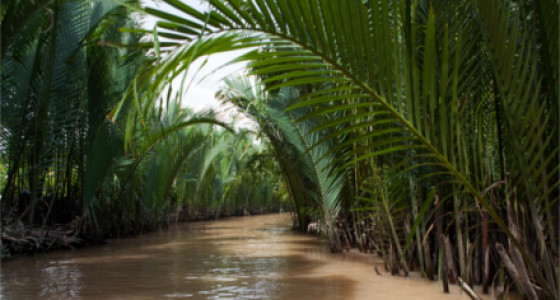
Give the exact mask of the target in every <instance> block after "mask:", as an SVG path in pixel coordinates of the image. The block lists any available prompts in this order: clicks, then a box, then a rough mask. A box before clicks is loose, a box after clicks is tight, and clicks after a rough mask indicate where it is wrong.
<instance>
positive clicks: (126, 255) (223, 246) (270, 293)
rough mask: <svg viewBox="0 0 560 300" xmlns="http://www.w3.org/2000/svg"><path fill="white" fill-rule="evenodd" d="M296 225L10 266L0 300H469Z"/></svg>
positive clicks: (264, 219) (215, 231)
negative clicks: (394, 272)
mask: <svg viewBox="0 0 560 300" xmlns="http://www.w3.org/2000/svg"><path fill="white" fill-rule="evenodd" d="M290 224H291V220H290V217H289V215H286V214H284V215H270V216H259V217H251V218H236V219H228V220H224V221H219V222H212V223H190V224H182V225H177V226H174V227H173V228H171V229H170V230H168V231H162V232H159V233H152V234H147V235H143V236H140V237H137V238H133V239H124V240H119V241H112V242H111V243H110V245H108V246H103V247H94V248H88V249H82V250H77V251H61V252H55V253H50V254H43V255H35V256H32V257H21V258H18V259H16V260H13V261H8V262H3V264H2V272H1V277H0V279H1V282H2V284H1V285H0V298H1V299H176V298H179V299H181V298H184V299H310V300H313V299H321V300H323V299H324V300H329V299H371V298H372V296H374V297H375V298H378V299H418V298H419V297H420V298H425V299H454V298H460V299H468V298H467V297H466V296H464V295H459V293H458V291H457V290H453V292H454V294H453V295H451V296H449V295H443V293H441V288H440V287H439V286H438V284H437V283H431V282H428V281H425V280H418V279H414V278H413V279H410V278H408V279H404V278H392V277H390V276H388V275H386V276H377V275H375V273H374V271H373V265H374V264H375V263H379V261H378V260H377V259H376V258H375V257H374V256H372V255H367V256H364V255H360V254H356V253H355V254H353V255H338V256H334V255H332V254H330V253H329V252H328V249H327V248H326V247H325V245H324V244H323V243H322V242H321V241H319V240H317V239H316V238H315V237H311V236H306V235H299V234H294V233H293V232H291V231H290V230H289V226H290Z"/></svg>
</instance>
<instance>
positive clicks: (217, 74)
mask: <svg viewBox="0 0 560 300" xmlns="http://www.w3.org/2000/svg"><path fill="white" fill-rule="evenodd" d="M183 2H185V3H187V4H188V5H190V6H192V7H194V8H196V9H199V10H207V9H208V4H207V3H204V2H205V1H202V0H183ZM143 3H144V4H145V5H148V6H151V7H154V6H155V7H157V8H158V9H160V10H164V11H166V12H169V13H173V14H181V12H179V11H178V10H176V9H174V8H173V7H171V6H168V5H166V4H165V3H161V2H159V1H152V0H145V1H143ZM155 22H156V19H155V18H153V17H150V16H147V17H145V18H144V19H143V20H142V22H141V24H142V27H144V28H146V29H149V30H152V29H153V28H154V25H155ZM243 53H244V51H240V50H238V51H232V52H228V53H222V54H215V55H211V56H209V57H208V60H207V62H206V64H205V65H204V67H202V68H201V69H200V70H199V71H198V72H194V71H196V70H198V69H199V68H200V65H201V64H202V60H198V61H195V62H194V63H193V64H192V67H191V71H190V72H188V74H187V82H186V84H185V86H188V90H187V91H186V92H185V94H184V95H183V106H184V107H190V108H192V109H193V110H194V111H197V112H201V111H205V110H208V109H213V110H214V111H216V112H218V116H217V119H219V120H220V121H225V122H229V121H231V120H232V118H233V115H234V112H235V110H234V109H233V107H231V106H229V105H225V106H224V105H223V104H221V103H220V102H218V101H217V100H216V99H215V97H214V95H215V94H216V92H217V91H218V89H220V88H221V87H223V86H224V84H223V82H222V79H223V78H224V77H226V76H239V75H243V74H244V71H245V66H246V64H245V63H236V64H233V65H229V66H227V67H223V68H220V67H222V66H223V65H225V64H226V63H228V62H229V61H231V60H232V59H234V58H236V57H237V56H239V55H241V54H243ZM181 79H182V75H181V76H178V77H177V79H176V80H174V81H173V83H172V86H173V89H174V90H178V89H179V86H180V81H181ZM254 126H255V124H254V123H253V122H251V121H250V120H249V119H247V118H246V117H243V116H238V117H237V120H236V127H245V128H254Z"/></svg>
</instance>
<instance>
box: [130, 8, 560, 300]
mask: <svg viewBox="0 0 560 300" xmlns="http://www.w3.org/2000/svg"><path fill="white" fill-rule="evenodd" d="M163 2H165V3H167V4H169V5H171V6H173V7H174V8H175V9H177V10H178V11H180V12H181V13H183V14H184V15H182V16H181V15H180V14H179V13H178V14H170V13H168V12H165V11H163V10H159V9H157V8H150V7H145V8H139V9H140V10H143V11H145V12H146V13H148V14H151V15H152V16H155V17H157V18H159V22H158V23H157V27H158V30H157V31H154V33H155V37H154V41H155V42H154V47H155V49H156V52H158V53H164V55H162V56H161V59H159V60H158V61H157V62H156V63H155V65H156V67H157V68H155V69H154V71H150V72H146V73H144V74H143V75H141V78H140V79H143V81H141V82H142V83H141V84H150V85H151V87H152V88H151V89H150V91H153V92H155V93H158V92H160V91H161V90H162V89H163V87H162V86H164V85H165V83H166V81H167V80H169V79H171V78H173V77H174V76H177V75H178V74H180V73H181V72H182V71H184V70H185V69H186V68H188V66H189V65H190V63H191V62H192V61H193V60H194V59H196V58H198V57H201V56H205V55H208V54H212V53H217V52H225V51H228V50H235V49H240V48H245V49H250V51H249V52H248V53H247V54H245V55H243V56H241V57H239V58H238V59H237V61H248V62H249V66H250V67H251V69H252V72H251V73H252V74H254V75H258V76H261V77H263V78H264V80H263V83H264V84H265V85H266V86H267V89H268V90H277V89H280V88H282V87H288V86H300V85H306V86H308V87H311V92H310V93H306V94H305V95H304V96H303V97H301V98H300V99H299V101H297V102H296V103H295V104H294V105H293V106H292V107H291V109H297V108H299V107H304V106H309V107H313V108H314V109H313V110H312V114H315V115H329V114H331V113H333V112H341V111H343V112H347V113H348V114H347V117H346V118H343V119H342V120H341V119H333V120H332V121H329V122H325V123H323V124H321V125H320V126H321V129H327V128H328V129H333V132H336V130H334V128H336V127H335V126H338V125H340V124H342V123H344V124H345V125H347V126H346V130H348V131H355V132H361V133H363V132H365V133H366V134H365V135H363V134H362V135H356V136H355V137H354V140H353V141H352V142H353V143H358V142H360V141H363V140H365V139H368V140H374V141H375V142H374V143H366V144H365V146H364V147H360V148H359V149H356V151H354V152H350V153H349V157H352V158H353V159H352V160H350V163H357V162H360V161H364V160H369V159H372V158H374V157H378V156H382V155H385V154H388V153H400V154H403V155H406V156H408V157H409V158H408V159H407V163H408V164H409V165H410V168H414V167H423V166H427V165H429V166H431V168H430V169H429V170H430V171H429V173H430V174H428V175H425V176H424V177H430V176H439V175H444V176H446V178H447V180H449V182H450V183H451V184H452V185H453V191H455V187H456V186H458V187H460V188H461V190H464V191H465V192H467V194H468V195H470V196H469V197H471V198H472V199H475V200H476V201H477V202H478V203H479V204H480V205H481V206H482V207H483V208H484V210H485V211H487V212H488V213H489V214H490V216H491V217H492V219H493V220H494V222H495V223H496V224H497V225H498V226H499V227H500V229H501V230H502V231H503V232H504V233H506V234H507V236H508V237H509V238H510V240H511V241H512V242H513V244H514V245H515V246H516V247H517V248H518V249H519V250H520V251H521V253H522V254H523V257H524V260H525V261H526V262H527V263H528V264H529V266H530V267H531V269H532V272H533V273H534V274H535V275H536V276H537V277H538V281H539V284H540V285H541V286H542V288H543V289H544V290H545V291H546V292H547V293H548V294H549V295H554V292H553V291H554V288H553V286H551V285H550V284H549V283H550V282H551V278H550V277H551V276H552V277H554V275H550V276H549V275H547V277H548V278H547V279H548V283H547V280H546V279H545V278H544V277H543V276H542V274H541V272H540V271H539V268H538V267H537V265H536V264H534V262H533V261H532V260H531V259H530V257H529V255H528V254H527V252H526V251H524V249H523V247H522V246H521V244H520V243H519V240H518V239H517V238H516V237H515V236H514V235H513V234H512V232H511V231H510V230H509V228H508V226H507V225H506V223H505V222H504V220H503V219H501V218H500V217H499V215H498V214H497V213H496V211H495V210H494V208H493V207H492V206H491V205H490V203H489V201H488V199H487V198H486V197H487V196H485V195H484V193H483V191H484V184H485V183H484V182H481V181H480V176H479V174H476V175H475V176H473V172H472V170H471V169H472V166H471V162H472V161H473V160H474V161H475V163H476V161H478V162H482V161H483V160H482V159H481V158H477V157H475V158H472V157H470V155H469V153H468V151H467V149H468V147H469V145H468V140H467V139H466V134H465V131H467V130H469V128H470V127H467V125H469V124H470V122H471V121H468V119H467V118H465V117H464V115H465V112H466V111H467V112H468V111H471V112H474V111H477V109H480V107H484V105H486V104H484V101H481V102H480V103H474V104H473V101H474V100H477V98H478V97H482V96H484V95H486V96H487V95H490V93H489V91H491V90H492V88H493V87H496V88H497V92H495V93H494V94H493V96H494V97H499V98H500V99H499V100H500V102H501V104H502V106H507V107H506V108H505V113H506V118H507V122H506V124H508V125H507V126H508V130H509V132H510V133H511V134H515V135H517V138H516V139H514V140H513V144H514V147H515V148H516V149H524V147H525V146H528V148H525V149H528V150H529V152H530V153H532V154H535V155H536V156H535V158H534V159H533V160H532V161H530V162H529V163H527V162H526V159H525V158H524V156H523V155H522V153H525V152H517V153H518V154H517V155H516V156H517V158H516V160H515V161H516V163H515V164H514V165H512V167H515V168H516V169H517V168H520V169H519V170H518V171H519V172H522V173H521V174H522V177H523V180H524V181H525V182H526V184H525V187H524V190H525V191H524V192H525V193H526V195H527V196H528V197H537V198H536V199H537V203H539V202H544V203H548V204H550V203H554V201H552V202H551V201H549V200H548V199H550V197H549V196H550V192H551V191H554V190H557V183H555V184H552V185H550V184H549V185H547V187H546V188H544V189H540V191H538V192H532V191H533V189H532V188H531V187H530V184H531V183H535V182H536V180H537V178H543V177H544V179H545V180H550V178H549V177H548V176H547V175H543V172H541V171H542V170H545V171H546V172H545V173H546V174H548V172H552V173H556V170H555V168H554V165H553V162H555V160H556V159H555V158H554V155H555V153H556V152H557V146H553V147H552V150H550V151H546V155H545V156H543V155H542V154H543V151H545V150H543V149H545V148H546V145H547V143H549V141H550V139H548V138H546V137H545V133H548V134H550V133H557V127H556V126H555V125H552V126H550V125H549V123H548V120H547V117H546V116H547V115H548V114H550V113H551V112H550V110H547V109H545V108H544V107H545V106H538V107H536V108H534V109H529V108H530V107H532V106H531V105H532V104H535V102H534V101H537V100H536V99H539V98H540V97H541V96H540V95H541V94H540V90H539V88H538V86H539V84H538V83H539V81H540V79H539V77H538V74H536V73H535V72H534V66H535V64H536V61H535V56H534V55H533V53H534V52H533V51H532V50H531V49H530V38H529V36H528V35H523V36H522V35H518V32H519V28H528V27H527V26H525V25H524V24H523V22H518V20H520V19H521V18H520V17H519V16H518V15H517V13H515V11H516V8H515V3H513V2H510V1H506V0H490V1H487V0H484V1H483V0H480V1H459V0H458V1H449V2H447V3H445V4H438V5H434V6H430V4H429V2H427V1H414V2H413V1H358V0H356V1H336V0H315V1H298V0H283V1H282V0H278V1H276V0H254V1H238V0H230V1H220V0H210V1H209V3H210V4H211V6H212V10H211V11H210V12H201V11H198V10H196V9H194V8H193V7H191V6H189V5H188V4H185V3H183V2H181V1H178V0H165V1H163ZM457 16H465V18H459V17H457ZM461 19H463V20H461ZM465 19H466V20H467V21H464V20H465ZM510 20H514V21H513V22H510ZM160 34H161V35H162V36H163V35H164V34H166V35H167V37H168V38H169V40H168V41H166V42H165V43H160V42H159V38H158V37H159V35H160ZM259 46H266V47H267V48H268V50H266V51H263V50H262V48H256V49H255V47H259ZM166 51H169V52H166ZM486 62H490V66H488V65H484V63H486ZM512 70H513V72H512ZM481 72H482V74H483V75H482V76H483V78H493V80H492V81H490V82H485V83H483V84H482V85H481V84H479V83H477V79H476V77H477V76H479V75H481ZM479 86H480V88H478V87H479ZM473 87H477V88H473ZM129 95H130V96H131V97H130V98H131V99H132V98H134V97H132V93H130V94H129ZM473 97H474V100H472V99H473ZM150 98H151V97H145V99H148V102H149V101H150V100H149V99H150ZM488 99H492V96H490V97H489V98H488ZM529 99H532V100H533V101H530V100H529ZM136 101H139V100H138V98H137V97H136ZM356 112H361V113H356ZM524 114H525V118H521V119H517V117H518V116H523V115H524ZM538 119H541V120H543V121H535V120H538ZM477 122H478V123H477V124H480V120H479V121H477ZM501 122H503V121H499V120H498V121H497V123H498V125H497V128H500V127H501V126H502V123H501ZM478 128H479V129H485V128H483V127H480V125H479V127H478ZM547 128H548V129H547ZM550 128H552V130H550ZM547 130H548V131H547ZM488 134H490V133H488ZM546 149H550V147H548V148H546ZM501 155H502V154H501V153H498V156H501ZM541 158H543V159H541ZM475 168H476V166H475ZM539 176H540V177H539ZM553 176H555V175H553ZM555 178H556V177H555ZM454 194H455V196H454V198H457V196H456V194H457V193H456V192H454ZM539 199H540V200H539ZM529 201H532V199H529ZM456 203H458V202H457V201H456ZM545 206H546V205H545ZM533 211H537V210H536V209H533ZM459 221H460V220H459ZM535 222H538V220H535ZM536 230H537V231H539V228H536ZM543 240H544V238H541V241H543ZM547 261H549V260H547Z"/></svg>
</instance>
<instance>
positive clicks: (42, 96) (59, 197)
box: [0, 1, 289, 253]
mask: <svg viewBox="0 0 560 300" xmlns="http://www.w3.org/2000/svg"><path fill="white" fill-rule="evenodd" d="M43 2H44V3H43ZM8 4H10V5H11V6H9V5H8V7H6V6H3V8H5V9H6V10H5V11H4V14H3V19H2V30H3V31H2V38H3V39H4V40H3V41H2V66H1V67H2V103H1V134H2V135H1V137H2V156H1V160H0V165H1V166H2V170H3V172H2V180H3V181H2V190H1V191H2V203H1V206H2V225H3V233H4V234H5V236H3V237H6V238H7V239H5V242H6V243H5V244H4V248H3V253H9V252H14V251H15V252H20V251H30V252H31V251H35V250H38V249H37V248H39V249H41V248H42V249H47V248H48V249H50V248H51V246H53V245H52V244H51V243H55V241H56V240H54V239H56V238H57V237H56V235H51V236H50V237H51V238H50V239H49V238H42V237H43V235H44V234H39V233H38V231H36V230H32V229H33V227H35V228H37V227H45V228H51V229H53V228H54V229H56V228H59V226H54V225H57V224H66V225H70V224H71V228H66V227H62V229H64V230H60V228H59V230H58V232H64V233H68V232H71V236H72V237H79V238H81V239H82V240H84V239H86V240H87V239H94V240H96V239H99V238H107V237H118V236H122V235H130V234H137V233H141V232H145V231H146V230H152V229H155V228H158V227H159V226H161V225H165V224H167V223H168V222H170V221H177V220H201V219H214V218H217V217H219V216H229V215H246V214H249V213H261V212H265V211H279V210H281V209H288V208H289V207H288V206H287V202H286V200H287V193H286V192H284V191H285V189H284V188H283V182H282V181H281V179H278V178H281V173H280V169H279V168H278V166H277V164H276V163H275V161H274V160H273V159H270V155H271V153H270V149H269V147H268V144H267V143H266V142H262V143H258V142H257V137H256V133H254V132H250V131H247V130H243V129H233V126H231V125H227V124H224V123H222V122H219V121H217V120H216V118H215V116H214V115H213V113H212V112H209V113H206V114H193V113H191V112H189V110H188V109H185V108H181V102H182V99H181V94H180V93H177V92H172V91H171V90H169V91H168V93H167V94H166V95H165V97H161V98H160V100H161V102H160V103H159V104H158V105H157V106H153V107H147V106H146V107H145V108H146V109H145V110H144V112H145V115H144V118H143V119H142V120H141V122H138V123H137V124H134V125H133V126H130V123H129V122H127V121H128V117H129V116H128V115H125V114H119V115H118V116H117V115H116V114H115V115H113V113H112V112H113V111H114V110H118V109H121V110H124V111H126V110H132V109H134V107H131V106H129V105H120V106H119V102H120V100H121V99H122V97H123V95H124V92H125V90H126V89H127V87H128V86H131V85H134V83H135V82H134V80H135V79H134V78H135V75H136V73H137V72H139V71H140V70H141V67H142V66H143V65H144V64H149V63H150V62H151V61H152V60H153V58H152V57H150V56H146V54H145V53H146V51H145V50H144V49H145V48H144V47H142V45H141V42H140V39H141V36H142V34H138V33H129V32H126V31H125V30H123V31H122V32H121V31H119V30H118V29H119V28H127V27H131V28H134V27H138V25H137V23H136V21H135V20H133V19H131V17H130V11H129V10H127V9H126V8H124V7H122V6H116V4H115V2H114V1H93V2H91V1H42V2H41V1H35V3H34V2H33V1H12V2H9V3H8ZM92 4H93V5H92ZM16 7H17V8H18V9H15V8H16ZM22 20H23V22H22ZM125 44H135V45H140V46H139V47H134V48H126V47H117V46H118V45H125ZM150 45H153V44H150ZM139 93H142V92H139ZM125 137H131V140H130V141H129V142H127V143H126V145H125V143H124V141H125ZM24 225H25V226H24ZM53 226H54V227H53ZM52 232H56V230H55V231H52ZM26 238H27V239H26ZM69 241H71V242H74V244H75V242H77V240H76V239H70V240H69ZM56 242H57V243H59V244H60V246H69V245H68V244H69V243H67V242H65V241H63V240H62V239H58V241H56Z"/></svg>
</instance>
